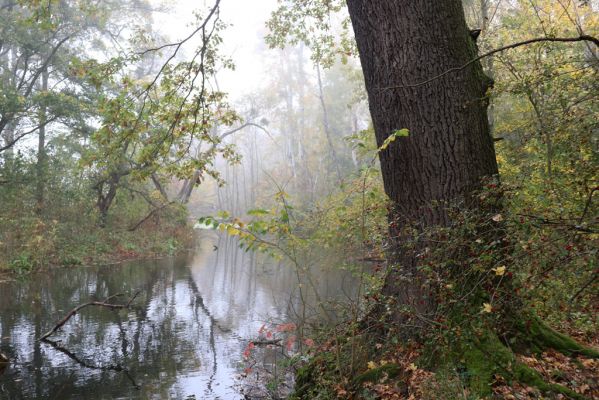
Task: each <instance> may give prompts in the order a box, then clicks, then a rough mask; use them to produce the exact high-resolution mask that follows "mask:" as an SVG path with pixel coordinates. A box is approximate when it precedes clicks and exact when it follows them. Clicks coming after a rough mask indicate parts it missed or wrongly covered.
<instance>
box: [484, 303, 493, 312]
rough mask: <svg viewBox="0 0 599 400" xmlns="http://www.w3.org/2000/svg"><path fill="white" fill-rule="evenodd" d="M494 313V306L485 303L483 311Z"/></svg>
mask: <svg viewBox="0 0 599 400" xmlns="http://www.w3.org/2000/svg"><path fill="white" fill-rule="evenodd" d="M492 311H493V306H492V305H491V304H489V303H484V304H483V310H482V312H485V313H490V312H492Z"/></svg>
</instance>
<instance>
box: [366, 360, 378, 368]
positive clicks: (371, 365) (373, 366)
mask: <svg viewBox="0 0 599 400" xmlns="http://www.w3.org/2000/svg"><path fill="white" fill-rule="evenodd" d="M375 368H376V363H375V362H374V361H368V369H375Z"/></svg>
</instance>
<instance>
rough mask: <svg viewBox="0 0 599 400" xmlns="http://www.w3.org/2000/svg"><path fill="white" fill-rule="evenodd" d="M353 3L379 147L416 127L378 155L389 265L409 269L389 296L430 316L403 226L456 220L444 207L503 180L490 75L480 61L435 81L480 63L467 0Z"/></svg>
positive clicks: (392, 281) (393, 280) (391, 281)
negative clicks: (491, 180) (492, 126)
mask: <svg viewBox="0 0 599 400" xmlns="http://www.w3.org/2000/svg"><path fill="white" fill-rule="evenodd" d="M347 5H348V8H349V13H350V16H351V20H352V24H353V28H354V32H355V37H356V41H357V45H358V50H359V53H360V59H361V62H362V69H363V72H364V78H365V83H366V89H367V91H368V99H369V104H370V112H371V115H372V120H373V124H374V130H375V134H376V139H377V143H378V145H379V146H381V145H382V144H383V142H384V140H385V139H386V138H387V137H388V136H389V135H390V134H391V133H393V132H394V131H395V130H398V129H403V128H407V129H409V131H410V135H409V137H406V138H399V139H398V140H396V141H395V142H394V143H392V144H391V145H390V146H389V147H388V149H387V150H385V151H382V152H381V154H380V161H381V170H382V175H383V181H384V185H385V191H386V193H387V195H388V196H389V198H390V199H391V201H392V209H391V210H390V212H389V217H390V234H391V238H392V239H391V240H392V243H391V249H392V251H391V261H393V262H394V263H397V264H399V265H401V273H399V272H392V273H391V275H390V276H389V278H388V282H387V285H386V287H385V289H384V290H385V291H386V292H387V294H391V295H393V296H394V297H396V298H397V299H398V301H399V302H400V303H402V304H403V305H410V306H412V307H413V308H414V309H415V310H416V311H417V312H422V313H427V312H428V311H430V310H431V308H433V307H434V303H435V301H434V297H433V296H432V295H431V294H430V293H429V292H430V288H425V287H424V282H422V280H423V277H421V276H420V275H419V273H418V270H417V268H416V260H417V257H416V254H417V252H418V250H419V249H418V248H415V249H412V250H411V251H407V250H402V249H401V247H402V243H403V242H405V240H406V236H405V233H404V232H403V230H402V228H403V227H405V226H407V225H410V226H412V227H414V226H415V227H416V228H417V230H421V229H426V228H428V227H434V226H447V225H449V224H451V221H450V218H449V216H448V213H447V212H446V206H447V205H448V204H450V203H452V204H455V202H463V204H465V205H469V206H471V205H473V202H472V201H471V200H470V197H469V194H470V193H472V191H473V190H476V189H477V188H479V187H480V185H481V179H482V178H483V177H486V176H493V175H496V174H497V172H498V170H497V163H496V159H495V150H494V146H493V140H492V138H491V136H490V133H489V123H488V119H487V106H488V104H487V101H486V96H485V93H486V91H487V88H488V84H489V83H488V82H489V78H487V77H486V76H485V75H484V73H483V71H482V67H481V65H480V63H478V62H476V63H473V64H472V65H470V66H469V67H467V68H465V69H463V70H461V71H457V72H456V73H452V74H447V75H444V76H442V77H439V78H438V79H434V78H435V77H437V76H439V75H441V74H442V73H444V72H446V71H447V70H449V69H452V68H456V67H459V66H462V65H464V64H466V63H467V62H469V61H470V60H472V59H474V58H475V57H476V52H477V50H476V45H475V43H474V40H473V39H472V38H471V36H470V34H469V30H468V27H467V26H466V22H465V17H464V10H463V8H462V3H461V0H445V1H438V0H377V1H371V0H347ZM425 82H426V83H425ZM474 205H475V204H474ZM412 232H413V231H412ZM420 250H421V249H420ZM400 275H401V279H400ZM406 279H407V280H408V281H407V282H406Z"/></svg>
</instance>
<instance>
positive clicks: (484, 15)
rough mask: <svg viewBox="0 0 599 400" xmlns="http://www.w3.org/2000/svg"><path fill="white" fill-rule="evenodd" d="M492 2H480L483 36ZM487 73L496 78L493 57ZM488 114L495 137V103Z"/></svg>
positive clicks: (485, 32)
mask: <svg viewBox="0 0 599 400" xmlns="http://www.w3.org/2000/svg"><path fill="white" fill-rule="evenodd" d="M491 1H492V0H480V14H481V25H480V27H481V29H482V34H483V35H485V36H486V35H487V34H488V31H489V26H490V23H491V15H490V14H489V11H490V8H491V7H490V6H491ZM484 67H485V73H486V74H487V75H488V76H489V77H490V78H491V79H494V78H495V58H494V57H493V56H489V57H487V58H486V59H485V65H484ZM487 114H488V115H489V132H490V133H491V136H493V131H494V129H495V106H494V105H493V102H492V101H491V100H490V101H489V107H488V109H487Z"/></svg>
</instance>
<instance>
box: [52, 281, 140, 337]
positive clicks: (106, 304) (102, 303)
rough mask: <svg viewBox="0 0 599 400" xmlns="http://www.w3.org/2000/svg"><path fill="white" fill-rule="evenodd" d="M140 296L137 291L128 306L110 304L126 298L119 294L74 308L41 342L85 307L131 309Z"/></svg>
mask: <svg viewBox="0 0 599 400" xmlns="http://www.w3.org/2000/svg"><path fill="white" fill-rule="evenodd" d="M138 294H139V291H137V292H136V293H135V294H134V295H133V296H132V297H131V298H130V299H129V301H128V302H127V303H126V304H112V303H109V301H110V300H112V299H114V298H116V297H121V296H124V294H123V293H117V294H114V295H112V296H109V297H107V298H106V299H104V300H103V301H90V302H87V303H84V304H80V305H78V306H77V307H75V308H73V309H72V310H71V311H69V312H68V313H67V315H65V316H64V317H63V318H62V319H61V320H60V321H58V322H57V323H56V325H55V326H54V328H52V329H51V330H49V331H48V332H46V333H44V334H43V335H42V337H40V340H45V339H47V338H48V337H50V336H51V335H53V334H54V333H55V332H56V331H57V330H59V329H60V328H62V327H63V326H64V325H65V324H66V323H67V322H68V321H69V320H70V319H71V318H72V317H73V316H74V315H75V314H77V313H78V312H79V311H81V310H82V309H84V308H85V307H89V306H98V307H106V308H110V309H112V310H118V309H123V308H129V306H130V305H131V303H132V302H133V300H134V299H135V298H136V297H137V295H138Z"/></svg>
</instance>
